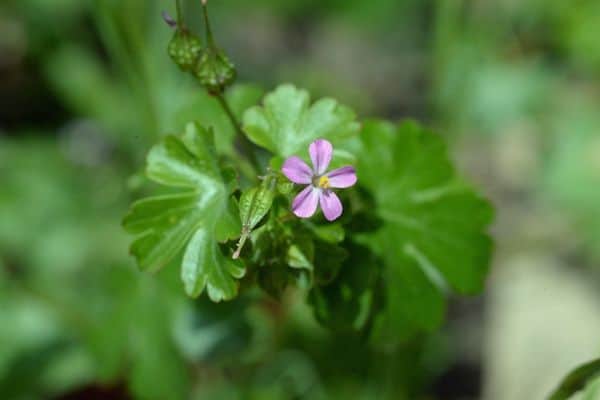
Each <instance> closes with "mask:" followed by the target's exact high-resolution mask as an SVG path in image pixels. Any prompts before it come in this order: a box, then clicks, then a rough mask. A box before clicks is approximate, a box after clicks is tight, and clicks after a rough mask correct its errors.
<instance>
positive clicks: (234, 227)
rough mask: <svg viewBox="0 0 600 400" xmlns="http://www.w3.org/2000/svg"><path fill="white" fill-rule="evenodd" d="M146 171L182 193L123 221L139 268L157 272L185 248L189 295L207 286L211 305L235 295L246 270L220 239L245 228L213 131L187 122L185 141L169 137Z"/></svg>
mask: <svg viewBox="0 0 600 400" xmlns="http://www.w3.org/2000/svg"><path fill="white" fill-rule="evenodd" d="M146 173H147V175H148V177H149V178H150V179H152V180H154V181H155V182H158V183H161V184H163V185H166V186H171V187H178V188H183V189H184V190H183V191H181V192H180V193H176V194H168V195H161V196H155V197H150V198H147V199H143V200H140V201H137V202H136V203H134V204H133V206H132V208H131V211H130V212H129V214H128V215H127V216H126V217H125V219H124V220H123V226H124V227H125V229H126V230H127V231H129V232H130V233H133V234H137V235H139V236H138V238H137V239H136V240H135V241H134V242H133V244H132V245H131V253H132V254H133V255H134V256H135V258H136V259H137V262H138V264H139V266H140V268H141V269H142V270H149V271H156V270H158V269H160V268H162V267H164V266H165V265H166V264H167V263H168V262H169V261H171V260H172V259H173V258H174V257H176V256H177V255H178V254H180V252H181V250H183V249H184V248H185V251H184V255H183V261H182V266H181V278H182V280H183V283H184V285H185V289H186V293H187V294H188V295H189V296H192V297H197V296H199V295H200V294H201V293H202V292H203V290H204V288H207V291H208V296H209V297H210V298H211V300H213V301H221V300H229V299H232V298H233V297H235V296H236V294H237V287H238V284H237V281H236V279H235V278H241V277H242V276H243V275H244V273H245V269H244V266H243V265H242V264H241V263H240V262H239V261H235V260H232V259H230V258H228V257H225V256H224V255H223V254H222V252H221V250H220V249H219V246H218V241H225V240H227V239H231V238H233V237H235V236H236V235H238V234H239V232H240V229H241V227H240V222H239V218H238V216H237V210H236V205H235V203H234V202H233V201H232V200H231V199H230V198H229V195H230V193H231V190H232V186H233V185H232V184H231V182H228V181H227V180H226V179H225V178H224V177H223V174H222V173H221V170H220V169H219V166H218V164H217V159H216V157H215V154H214V144H213V138H212V133H211V132H209V131H208V130H206V129H204V128H203V127H201V126H200V125H197V124H189V125H188V126H187V127H186V131H185V134H184V135H183V136H182V137H181V138H180V137H175V136H167V137H165V138H164V140H163V141H162V142H161V143H160V144H158V145H156V146H155V147H154V148H152V150H151V151H150V153H149V154H148V158H147V168H146Z"/></svg>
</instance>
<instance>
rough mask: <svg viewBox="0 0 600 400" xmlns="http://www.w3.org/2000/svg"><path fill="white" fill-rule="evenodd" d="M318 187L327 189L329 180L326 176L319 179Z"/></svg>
mask: <svg viewBox="0 0 600 400" xmlns="http://www.w3.org/2000/svg"><path fill="white" fill-rule="evenodd" d="M318 186H319V187H320V188H321V189H329V178H328V177H327V176H326V175H323V176H321V177H320V178H319V182H318Z"/></svg>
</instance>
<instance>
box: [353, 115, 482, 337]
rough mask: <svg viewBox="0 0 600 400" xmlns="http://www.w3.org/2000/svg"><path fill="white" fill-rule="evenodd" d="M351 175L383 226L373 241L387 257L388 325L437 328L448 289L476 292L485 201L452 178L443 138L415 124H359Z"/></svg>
mask: <svg viewBox="0 0 600 400" xmlns="http://www.w3.org/2000/svg"><path fill="white" fill-rule="evenodd" d="M357 151H358V153H357V154H359V157H358V158H359V162H358V168H357V173H358V176H359V179H360V181H361V183H362V184H363V185H365V186H366V187H367V188H368V189H369V190H370V191H371V192H372V193H373V195H374V197H375V201H376V204H377V208H376V210H377V214H378V217H380V218H381V219H382V220H383V221H384V224H383V227H382V228H381V229H380V230H379V231H378V232H377V234H376V236H375V239H373V240H371V244H372V247H374V248H376V249H377V250H378V251H379V252H380V253H381V256H382V257H383V258H384V260H385V262H386V272H385V275H386V286H387V297H388V303H389V304H388V317H389V319H390V321H389V322H390V323H391V324H392V326H396V327H405V326H407V325H413V326H416V327H419V328H423V329H433V328H434V327H436V326H437V325H438V324H439V323H440V321H441V319H442V315H443V311H444V301H443V295H444V294H445V293H446V292H448V291H449V290H456V291H458V292H460V293H477V292H479V291H480V290H481V289H482V286H483V282H484V278H485V276H486V274H487V270H488V265H489V262H490V254H491V248H492V242H491V239H490V237H489V236H488V235H487V234H486V233H485V230H486V228H487V226H488V225H489V223H490V222H491V219H492V214H493V213H492V208H491V206H490V204H489V203H488V202H487V201H485V200H483V199H481V198H480V197H479V196H477V195H476V194H475V193H474V192H473V191H472V190H470V189H468V188H466V187H464V186H461V185H458V184H456V176H455V171H454V169H453V167H452V165H451V163H450V161H449V159H448V156H447V154H446V148H445V146H444V143H443V141H442V140H441V138H439V137H438V136H437V135H435V134H434V133H432V132H430V131H428V130H426V129H424V128H422V127H420V126H419V125H417V124H416V123H414V122H405V123H403V124H401V125H400V126H398V127H396V126H394V125H392V124H390V123H386V122H379V121H371V122H369V123H367V124H365V126H364V129H363V131H362V133H361V140H360V146H359V148H358V149H357Z"/></svg>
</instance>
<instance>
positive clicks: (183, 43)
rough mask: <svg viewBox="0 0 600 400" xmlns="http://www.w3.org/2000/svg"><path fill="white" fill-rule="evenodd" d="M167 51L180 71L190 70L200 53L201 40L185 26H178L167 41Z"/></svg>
mask: <svg viewBox="0 0 600 400" xmlns="http://www.w3.org/2000/svg"><path fill="white" fill-rule="evenodd" d="M168 52H169V56H170V57H171V59H172V60H173V62H174V63H175V64H177V65H178V66H179V68H181V70H182V71H191V70H192V69H193V68H194V66H195V65H196V63H197V62H198V59H199V58H200V55H201V54H202V42H201V41H200V38H199V37H198V36H196V35H194V34H193V33H191V32H190V31H189V30H187V28H185V27H184V28H178V29H177V30H176V31H175V34H174V35H173V38H172V39H171V41H170V42H169V47H168Z"/></svg>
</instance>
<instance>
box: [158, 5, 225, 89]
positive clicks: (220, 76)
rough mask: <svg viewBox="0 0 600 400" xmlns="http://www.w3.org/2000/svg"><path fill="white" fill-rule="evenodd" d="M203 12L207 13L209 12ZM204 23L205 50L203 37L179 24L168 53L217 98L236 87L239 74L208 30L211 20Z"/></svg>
mask: <svg viewBox="0 0 600 400" xmlns="http://www.w3.org/2000/svg"><path fill="white" fill-rule="evenodd" d="M204 11H205V12H206V9H204ZM205 22H206V24H207V29H206V32H207V44H206V46H203V44H202V40H201V39H200V37H198V36H197V35H196V34H194V33H193V32H191V31H190V30H189V29H188V28H187V27H186V26H182V24H177V25H176V26H175V27H174V28H175V33H174V34H173V37H172V39H171V41H170V42H169V46H168V53H169V56H170V57H171V59H172V60H173V62H174V63H175V64H177V66H179V68H180V69H181V70H182V71H185V72H189V73H191V74H192V75H193V76H194V77H195V78H196V79H198V81H199V82H200V84H201V85H203V86H204V87H205V88H206V90H208V92H209V93H212V94H218V93H222V92H223V91H224V90H225V88H226V87H227V86H229V85H231V84H232V83H233V81H234V80H235V77H236V70H235V66H234V65H233V63H232V62H231V61H230V60H229V58H228V57H227V55H226V54H225V53H224V52H223V51H222V50H221V49H219V48H218V47H217V46H216V45H215V43H214V41H213V38H212V34H211V32H210V27H209V26H208V17H206V18H205Z"/></svg>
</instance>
